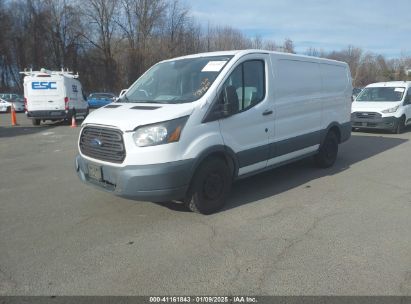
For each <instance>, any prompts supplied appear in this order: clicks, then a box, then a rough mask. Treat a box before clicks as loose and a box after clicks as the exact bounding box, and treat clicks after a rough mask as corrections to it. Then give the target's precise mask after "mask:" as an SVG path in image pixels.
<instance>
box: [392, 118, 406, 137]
mask: <svg viewBox="0 0 411 304" xmlns="http://www.w3.org/2000/svg"><path fill="white" fill-rule="evenodd" d="M404 129H405V117H404V116H402V117H401V118H400V119H399V120H398V122H397V124H396V126H395V128H394V130H393V132H394V133H395V134H401V133H403V132H404Z"/></svg>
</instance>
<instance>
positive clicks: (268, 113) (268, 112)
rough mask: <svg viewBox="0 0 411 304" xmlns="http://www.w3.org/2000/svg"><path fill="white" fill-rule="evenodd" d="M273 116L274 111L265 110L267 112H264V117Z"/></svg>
mask: <svg viewBox="0 0 411 304" xmlns="http://www.w3.org/2000/svg"><path fill="white" fill-rule="evenodd" d="M271 114H273V110H265V111H264V112H263V115H264V116H266V115H271Z"/></svg>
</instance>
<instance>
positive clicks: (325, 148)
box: [314, 131, 338, 168]
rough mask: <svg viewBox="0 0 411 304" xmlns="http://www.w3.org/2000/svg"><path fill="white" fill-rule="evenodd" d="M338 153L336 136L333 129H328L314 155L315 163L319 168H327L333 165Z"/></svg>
mask: <svg viewBox="0 0 411 304" xmlns="http://www.w3.org/2000/svg"><path fill="white" fill-rule="evenodd" d="M337 154H338V138H337V135H336V134H335V132H334V131H329V132H328V133H327V136H326V137H325V139H324V142H323V143H322V144H321V146H320V149H319V151H318V153H317V154H316V155H315V156H314V160H315V163H316V164H317V166H318V167H320V168H329V167H331V166H332V165H334V163H335V161H336V160H337Z"/></svg>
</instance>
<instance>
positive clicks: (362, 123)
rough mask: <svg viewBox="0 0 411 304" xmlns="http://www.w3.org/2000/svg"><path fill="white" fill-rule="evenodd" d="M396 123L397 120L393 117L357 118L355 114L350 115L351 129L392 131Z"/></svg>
mask: <svg viewBox="0 0 411 304" xmlns="http://www.w3.org/2000/svg"><path fill="white" fill-rule="evenodd" d="M398 121H399V119H398V118H397V117H395V116H389V117H381V116H380V115H376V117H373V118H359V117H357V115H356V113H353V114H352V115H351V124H352V127H353V128H361V129H381V130H393V129H395V128H396V127H397V124H398Z"/></svg>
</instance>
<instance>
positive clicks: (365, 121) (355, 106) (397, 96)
mask: <svg viewBox="0 0 411 304" xmlns="http://www.w3.org/2000/svg"><path fill="white" fill-rule="evenodd" d="M410 88H411V81H390V82H379V83H372V84H370V85H368V86H366V87H365V88H364V89H363V90H362V91H361V93H360V94H359V95H358V96H357V98H356V99H355V101H354V102H353V103H352V115H351V122H352V127H353V128H358V129H382V130H390V131H392V132H394V133H397V134H400V133H402V132H403V130H404V128H405V126H407V125H410V124H411V89H410Z"/></svg>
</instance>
